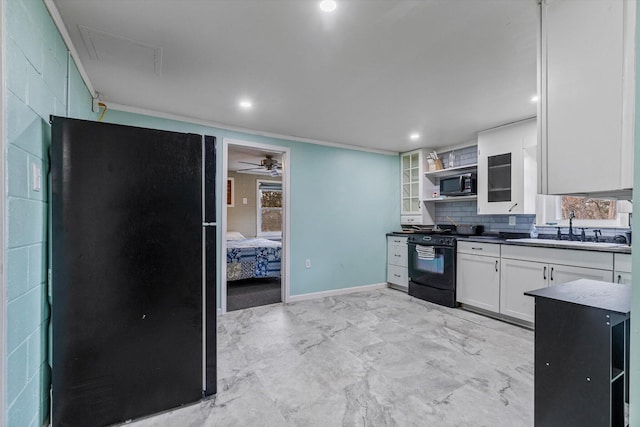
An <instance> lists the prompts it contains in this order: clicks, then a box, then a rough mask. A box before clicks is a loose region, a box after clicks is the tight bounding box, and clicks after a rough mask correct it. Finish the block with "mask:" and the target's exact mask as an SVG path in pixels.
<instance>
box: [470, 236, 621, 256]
mask: <svg viewBox="0 0 640 427" xmlns="http://www.w3.org/2000/svg"><path fill="white" fill-rule="evenodd" d="M458 240H459V241H463V242H465V241H466V242H482V243H498V244H501V245H514V246H531V247H542V248H554V249H574V250H578V251H591V252H594V251H595V252H609V253H619V254H630V253H631V246H627V245H619V246H614V247H609V248H606V247H599V248H598V247H589V246H574V245H571V244H569V243H566V244H563V241H562V240H552V239H537V240H538V241H537V242H517V241H513V240H507V239H502V238H499V237H489V236H458Z"/></svg>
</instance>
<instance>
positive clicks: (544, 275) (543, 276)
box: [542, 266, 547, 280]
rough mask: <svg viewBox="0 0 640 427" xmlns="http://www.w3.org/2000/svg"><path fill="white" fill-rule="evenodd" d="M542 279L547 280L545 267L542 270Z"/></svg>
mask: <svg viewBox="0 0 640 427" xmlns="http://www.w3.org/2000/svg"><path fill="white" fill-rule="evenodd" d="M542 278H543V279H544V280H547V266H545V267H544V270H543V271H542Z"/></svg>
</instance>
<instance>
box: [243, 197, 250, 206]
mask: <svg viewBox="0 0 640 427" xmlns="http://www.w3.org/2000/svg"><path fill="white" fill-rule="evenodd" d="M248 202H249V201H248V200H247V198H246V197H243V198H242V204H243V205H246V204H247V203H248Z"/></svg>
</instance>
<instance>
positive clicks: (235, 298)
mask: <svg viewBox="0 0 640 427" xmlns="http://www.w3.org/2000/svg"><path fill="white" fill-rule="evenodd" d="M278 302H282V297H281V292H280V279H279V278H267V279H246V280H234V281H232V282H227V311H235V310H242V309H244V308H250V307H258V306H261V305H268V304H275V303H278Z"/></svg>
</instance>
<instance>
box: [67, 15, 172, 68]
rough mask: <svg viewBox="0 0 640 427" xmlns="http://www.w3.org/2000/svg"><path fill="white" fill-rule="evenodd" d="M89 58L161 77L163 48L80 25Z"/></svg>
mask: <svg viewBox="0 0 640 427" xmlns="http://www.w3.org/2000/svg"><path fill="white" fill-rule="evenodd" d="M78 28H79V29H80V34H81V35H82V40H83V41H84V45H85V47H86V48H87V52H88V53H89V56H90V57H91V58H92V59H94V60H96V61H100V62H104V63H105V64H111V65H117V66H122V67H127V68H133V69H136V70H138V71H143V72H147V73H154V74H157V75H160V70H161V67H162V48H161V47H156V46H152V45H150V44H147V43H143V42H139V41H137V40H131V39H128V38H125V37H120V36H116V35H114V34H109V33H105V32H104V31H99V30H95V29H93V28H89V27H83V26H82V25H79V26H78Z"/></svg>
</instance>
